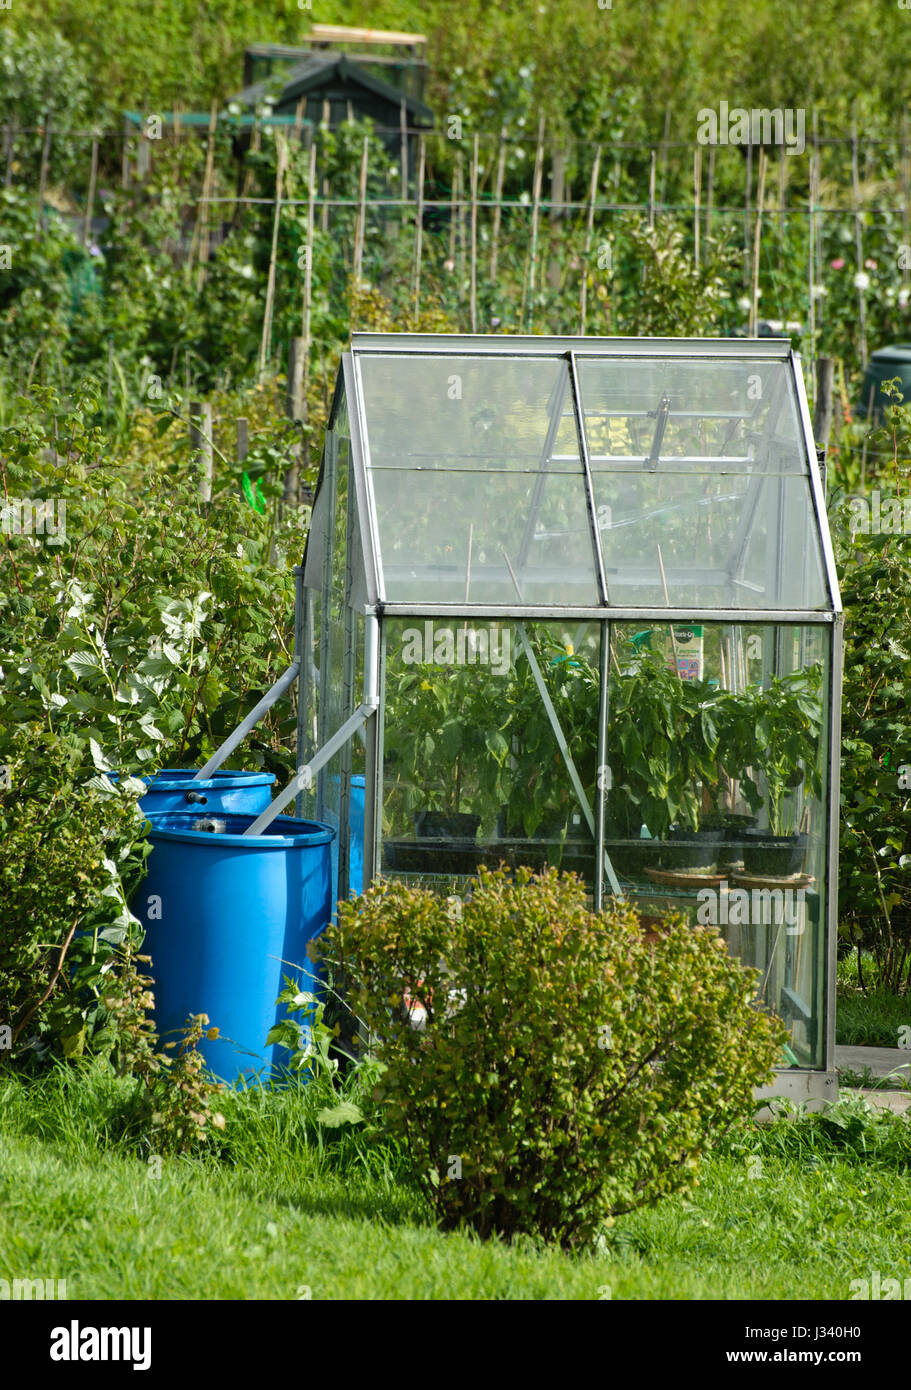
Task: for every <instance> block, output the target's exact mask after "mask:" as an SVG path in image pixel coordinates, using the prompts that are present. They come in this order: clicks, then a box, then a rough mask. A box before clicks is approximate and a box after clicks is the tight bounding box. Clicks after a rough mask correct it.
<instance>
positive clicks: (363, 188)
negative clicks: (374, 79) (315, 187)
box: [354, 135, 369, 285]
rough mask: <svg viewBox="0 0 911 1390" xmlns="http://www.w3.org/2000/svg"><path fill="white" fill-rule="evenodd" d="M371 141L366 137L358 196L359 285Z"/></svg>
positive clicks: (356, 257) (356, 254)
mask: <svg viewBox="0 0 911 1390" xmlns="http://www.w3.org/2000/svg"><path fill="white" fill-rule="evenodd" d="M368 146H369V141H368V137H367V136H366V135H365V136H364V148H363V150H362V151H361V177H360V183H359V185H358V194H357V202H358V207H357V227H356V228H355V233H354V281H355V285H357V284H358V283H359V281H360V280H361V277H362V274H363V268H364V240H365V235H366V223H367V154H368Z"/></svg>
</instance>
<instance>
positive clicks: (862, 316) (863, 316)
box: [851, 118, 867, 365]
mask: <svg viewBox="0 0 911 1390" xmlns="http://www.w3.org/2000/svg"><path fill="white" fill-rule="evenodd" d="M857 153H858V149H857V119H856V118H855V119H854V120H853V121H852V122H851V193H852V200H853V203H854V249H855V255H856V260H857V273H858V275H862V274H863V273H864V247H863V231H862V228H861V215H860V174H859V172H858V167H857ZM857 326H858V328H859V330H860V360H861V362H862V363H863V364H864V365H866V361H867V302H866V299H865V297H864V291H863V290H862V289H858V291H857Z"/></svg>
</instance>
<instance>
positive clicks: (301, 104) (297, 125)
mask: <svg viewBox="0 0 911 1390" xmlns="http://www.w3.org/2000/svg"><path fill="white" fill-rule="evenodd" d="M306 109H307V98H306V97H305V96H303V97H301V98H300V99H299V100H298V103H297V105H296V106H295V108H294V142H295V144H299V143H300V138H301V131H302V130H303V128H304V112H305V111H306Z"/></svg>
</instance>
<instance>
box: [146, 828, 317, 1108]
mask: <svg viewBox="0 0 911 1390" xmlns="http://www.w3.org/2000/svg"><path fill="white" fill-rule="evenodd" d="M205 813H206V814H207V813H208V808H206V810H205ZM199 814H200V812H198V811H189V812H188V811H180V812H177V811H172V812H169V813H168V812H166V813H163V814H161V815H156V816H155V817H154V818H153V819H152V820H151V829H150V831H149V839H150V840H151V842H152V846H153V848H152V852H151V854H150V855H149V858H148V860H147V865H148V874H147V877H146V878H145V879H144V880H143V882H142V883H141V884H140V885H139V889H138V890H137V893H136V895H135V897H134V899H133V902H132V910H133V912H134V914H135V915H136V917H138V919H139V921H140V922H142V924H143V925H144V927H145V929H146V937H145V942H144V945H143V952H144V953H145V954H147V955H149V956H151V958H152V964H151V966H150V967H148V969H149V973H150V974H151V975H152V977H153V979H154V981H155V985H154V994H155V1023H156V1026H157V1028H158V1031H159V1033H160V1034H161V1035H162V1037H163V1040H164V1041H169V1037H168V1035H170V1036H171V1037H174V1036H176V1035H175V1033H174V1030H175V1029H180V1028H182V1027H183V1025H184V1023H185V1022H186V1020H187V1018H188V1017H189V1015H191V1014H197V1013H205V1014H208V1015H209V1019H210V1023H211V1025H212V1026H213V1027H217V1028H218V1029H219V1037H218V1038H215V1039H212V1040H209V1039H203V1042H202V1044H201V1046H200V1050H201V1052H202V1054H203V1056H204V1057H205V1060H206V1063H207V1065H208V1066H209V1068H210V1069H211V1071H213V1072H214V1074H215V1075H216V1076H218V1077H220V1078H221V1079H222V1080H224V1081H228V1082H232V1083H233V1082H235V1081H237V1080H238V1079H239V1078H241V1077H246V1078H247V1079H250V1080H252V1079H254V1078H255V1077H256V1076H257V1074H260V1075H261V1076H262V1077H263V1078H264V1079H267V1078H268V1076H269V1074H270V1069H272V1068H275V1069H280V1068H281V1067H282V1066H283V1065H285V1064H286V1063H287V1060H288V1054H287V1052H285V1050H284V1049H282V1048H279V1047H277V1046H276V1047H268V1048H267V1047H266V1035H267V1033H268V1032H269V1029H270V1028H271V1027H272V1026H273V1025H274V1024H275V1023H276V1022H277V1021H278V1019H279V1017H281V1016H282V1015H283V1012H284V1011H283V1010H279V1009H277V1008H276V1004H275V1001H276V998H277V997H278V994H279V992H280V990H281V989H282V988H283V987H284V976H285V975H290V976H291V977H292V978H294V979H296V980H297V981H298V982H299V984H300V988H301V989H310V988H313V977H312V974H311V972H312V970H313V965H312V963H311V962H310V960H309V958H308V956H307V944H308V942H310V941H311V940H312V939H313V938H315V937H317V936H318V935H319V933H320V932H321V931H322V930H323V928H324V927H325V926H326V925H327V923H328V921H329V918H330V915H331V912H332V878H331V850H332V842H333V840H334V839H335V831H334V830H333V829H332V827H331V826H328V825H321V824H320V823H319V822H317V821H305V820H296V819H294V818H293V817H291V816H276V818H275V820H274V821H273V822H272V824H271V825H270V826H269V833H268V834H266V835H256V836H249V837H245V836H244V834H243V832H244V831H245V830H247V829H248V827H249V826H250V825H252V823H253V821H254V820H255V816H253V815H236V814H231V813H224V812H222V813H221V819H223V820H225V821H226V828H225V831H224V833H216V834H213V833H211V832H209V831H204V830H193V828H192V825H193V821H194V820H196V819H197V818H198V816H199ZM288 962H290V963H288Z"/></svg>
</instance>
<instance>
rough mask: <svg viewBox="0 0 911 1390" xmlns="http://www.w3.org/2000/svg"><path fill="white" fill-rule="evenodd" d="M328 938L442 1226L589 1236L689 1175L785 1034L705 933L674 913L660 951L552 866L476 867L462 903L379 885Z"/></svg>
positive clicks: (345, 912)
mask: <svg viewBox="0 0 911 1390" xmlns="http://www.w3.org/2000/svg"><path fill="white" fill-rule="evenodd" d="M325 943H326V944H325V947H324V949H325V950H326V952H327V953H328V954H329V955H330V957H331V958H332V959H333V961H334V964H335V966H336V967H337V968H339V969H341V970H342V971H343V972H344V975H345V977H346V979H347V980H348V981H349V993H348V998H349V1002H350V1004H351V1006H352V1008H354V1009H355V1010H356V1012H357V1013H358V1014H359V1015H360V1016H361V1017H362V1018H363V1019H364V1021H365V1023H366V1024H367V1026H368V1027H369V1028H370V1029H371V1030H372V1031H373V1032H374V1033H375V1035H376V1043H375V1046H376V1056H377V1058H378V1059H379V1060H380V1061H381V1062H383V1063H384V1064H385V1066H386V1071H385V1072H384V1074H383V1076H382V1079H381V1081H380V1085H379V1092H378V1094H379V1100H380V1113H381V1115H382V1116H383V1121H382V1122H383V1123H384V1125H385V1126H386V1128H387V1129H388V1132H389V1133H390V1134H391V1135H393V1136H395V1137H400V1138H402V1139H403V1140H404V1141H405V1144H406V1147H407V1149H408V1151H409V1153H410V1158H411V1161H412V1163H413V1166H414V1172H415V1178H416V1180H417V1182H418V1183H419V1185H420V1186H421V1188H422V1189H423V1191H424V1192H425V1194H426V1195H427V1197H428V1198H429V1200H430V1202H431V1204H432V1206H433V1208H434V1210H435V1212H436V1215H437V1217H438V1219H439V1221H440V1223H441V1225H442V1226H444V1227H446V1228H452V1227H456V1226H459V1225H461V1224H467V1225H469V1226H471V1227H473V1228H474V1229H475V1230H477V1231H478V1233H479V1234H480V1235H482V1236H490V1235H492V1234H494V1233H498V1234H500V1235H503V1236H505V1237H507V1238H509V1237H512V1236H514V1235H515V1234H517V1233H519V1232H538V1233H540V1234H541V1235H543V1236H544V1237H546V1238H548V1239H553V1240H556V1241H559V1242H560V1244H562V1245H563V1246H565V1247H582V1246H586V1245H588V1244H589V1243H590V1242H591V1241H592V1239H593V1238H594V1236H595V1235H596V1233H597V1231H598V1230H599V1228H600V1227H601V1226H602V1225H603V1224H604V1223H605V1222H607V1221H608V1220H609V1219H610V1218H611V1217H613V1216H616V1215H619V1214H620V1213H622V1212H627V1211H630V1210H632V1209H633V1208H635V1207H638V1206H642V1205H644V1204H647V1203H650V1202H654V1201H656V1200H657V1199H658V1198H660V1197H662V1196H665V1195H666V1194H668V1193H670V1192H674V1191H678V1190H681V1189H686V1188H688V1187H690V1186H691V1185H692V1183H693V1181H694V1178H695V1170H696V1167H697V1164H698V1159H699V1156H700V1154H701V1153H702V1152H703V1151H704V1149H705V1147H706V1146H707V1144H709V1143H710V1142H711V1141H713V1139H714V1138H715V1137H716V1136H717V1135H718V1134H720V1133H722V1132H724V1131H725V1130H726V1129H727V1128H728V1127H729V1126H730V1125H731V1124H732V1123H733V1122H734V1121H735V1120H737V1119H740V1118H742V1117H743V1116H745V1115H748V1114H749V1113H750V1112H751V1110H752V1109H753V1104H754V1103H753V1087H754V1086H756V1085H758V1084H760V1083H762V1082H765V1081H767V1080H768V1079H769V1078H770V1075H771V1070H772V1067H773V1065H774V1063H775V1061H776V1060H777V1058H778V1056H780V1048H781V1045H782V1042H783V1040H784V1036H785V1035H784V1032H783V1030H782V1027H781V1025H780V1023H779V1022H778V1021H777V1020H775V1019H773V1018H770V1017H769V1016H768V1015H766V1014H763V1013H761V1012H759V1011H757V1010H756V1009H754V1008H753V1007H752V1006H751V1003H750V1001H751V999H752V998H753V996H754V994H755V978H754V974H753V972H746V971H744V970H743V969H741V967H740V966H739V965H738V964H737V963H736V962H735V961H733V960H732V959H731V958H730V957H729V956H728V955H727V953H726V950H725V947H724V943H723V942H722V940H721V939H720V937H718V935H717V934H716V933H715V932H714V931H713V930H711V929H704V928H696V929H693V928H690V927H688V926H686V925H685V924H684V923H683V922H682V921H681V920H679V919H676V918H671V919H668V922H667V924H666V930H665V932H664V933H663V935H662V936H661V938H660V940H659V942H658V943H657V945H655V946H652V945H649V944H648V942H647V941H646V939H645V938H644V937H643V935H642V933H641V931H640V927H639V923H638V919H637V917H636V914H635V912H634V911H633V909H632V908H631V907H629V906H628V905H626V904H619V903H617V904H613V905H612V906H611V907H610V908H608V909H607V910H606V911H604V912H602V913H600V914H597V915H596V914H594V913H592V912H590V911H589V910H588V908H587V906H586V902H585V894H584V889H583V887H582V884H581V883H580V882H579V880H578V879H576V878H574V877H573V876H569V875H567V876H562V877H561V876H560V875H559V874H558V873H557V872H556V871H555V870H548V871H547V872H546V873H543V874H541V875H540V876H532V874H531V872H530V871H529V870H527V869H520V870H519V871H518V872H517V874H516V877H515V879H511V878H510V876H509V875H508V874H507V873H506V872H505V871H504V870H502V869H499V870H496V871H489V870H484V869H482V870H481V874H480V880H479V882H478V884H477V886H476V887H475V888H474V890H473V892H472V895H471V896H470V897H469V898H468V900H467V901H465V902H464V904H460V903H459V902H458V901H450V902H449V903H445V902H443V901H442V900H441V899H439V898H438V897H436V896H434V895H433V894H432V893H429V892H427V891H424V890H422V889H416V888H410V887H408V886H406V885H405V884H402V883H400V882H393V881H382V880H381V881H379V882H378V883H376V884H375V885H374V886H373V887H372V888H371V889H370V891H369V892H367V893H366V894H364V895H363V896H361V897H360V898H357V899H353V900H352V901H351V902H349V903H345V904H342V905H341V907H340V909H339V922H338V925H337V926H335V927H333V928H331V929H330V930H329V931H328V932H327V933H326V936H325ZM418 1003H419V1004H421V1005H422V1006H423V1007H424V1008H425V1009H426V1024H425V1026H424V1027H423V1029H420V1030H419V1029H416V1028H415V1027H413V1026H412V1023H411V1018H410V1014H411V1010H412V1009H413V1008H414V1006H415V1005H416V1004H418Z"/></svg>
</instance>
